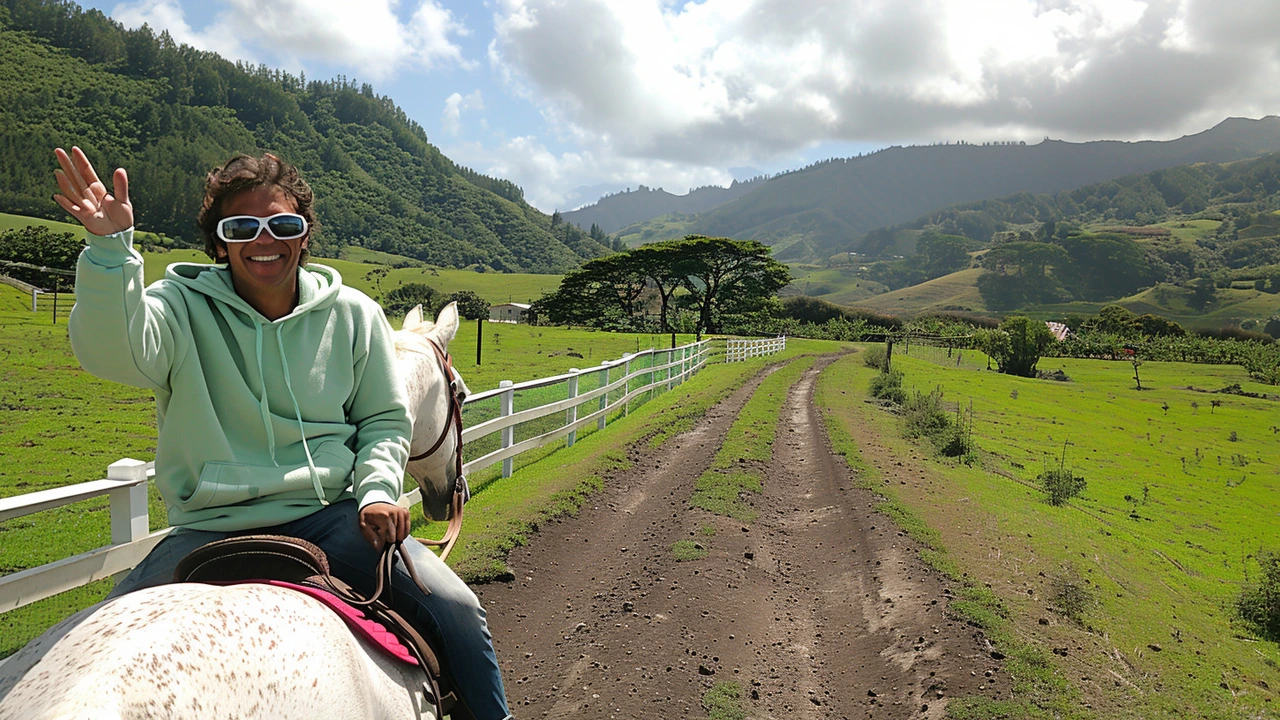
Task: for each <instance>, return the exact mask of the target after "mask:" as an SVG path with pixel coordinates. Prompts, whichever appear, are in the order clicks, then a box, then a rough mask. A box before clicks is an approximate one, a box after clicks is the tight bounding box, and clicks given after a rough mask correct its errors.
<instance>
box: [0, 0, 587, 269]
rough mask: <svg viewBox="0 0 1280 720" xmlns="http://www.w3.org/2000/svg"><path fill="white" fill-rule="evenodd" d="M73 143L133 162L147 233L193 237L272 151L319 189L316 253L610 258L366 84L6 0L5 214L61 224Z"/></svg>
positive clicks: (445, 260)
mask: <svg viewBox="0 0 1280 720" xmlns="http://www.w3.org/2000/svg"><path fill="white" fill-rule="evenodd" d="M71 144H77V145H80V146H81V147H83V148H84V149H85V151H86V152H87V153H88V154H89V156H90V158H91V159H92V160H94V162H95V164H97V165H98V167H99V168H100V169H101V168H108V167H115V166H123V167H126V168H128V170H129V172H130V180H131V183H130V194H131V196H132V197H133V199H134V201H135V206H136V210H137V217H138V226H139V228H142V229H146V230H151V231H154V232H159V233H164V234H165V235H168V236H170V237H173V238H178V239H181V240H183V241H187V242H194V240H195V239H196V229H195V220H194V218H195V214H196V211H197V210H198V209H199V203H200V200H201V197H202V187H203V182H204V176H205V174H206V173H207V172H208V170H209V169H210V168H212V167H214V166H216V165H218V164H220V163H222V162H224V161H225V160H226V159H227V158H228V157H230V156H231V155H232V154H234V153H237V152H244V153H260V152H263V151H271V152H275V153H277V154H279V155H281V156H282V157H284V158H286V159H288V160H290V161H291V162H293V163H295V164H297V165H298V166H299V167H301V169H302V171H303V173H304V175H305V177H307V179H308V180H309V182H310V183H311V184H312V186H313V187H314V188H315V191H316V197H317V202H316V209H317V216H318V219H319V221H320V226H321V227H320V228H319V229H318V231H317V233H316V235H315V237H314V241H315V243H316V245H317V246H318V247H317V249H318V251H319V253H318V254H327V253H332V252H334V251H335V250H336V249H337V248H339V247H341V246H343V245H361V246H364V247H369V248H373V249H376V250H382V251H385V252H392V253H397V254H400V255H407V256H410V257H415V258H418V259H421V260H425V261H428V262H432V263H436V264H439V265H444V266H455V267H464V266H468V265H473V264H480V265H484V266H487V267H489V268H493V269H496V270H510V271H524V272H562V271H564V270H567V269H570V268H573V267H576V266H577V265H578V264H579V263H580V262H581V261H582V260H583V259H587V258H592V257H596V256H600V255H604V254H607V253H608V252H609V248H607V247H605V246H604V245H603V244H602V243H601V242H600V241H598V240H597V239H594V238H592V237H590V236H589V235H588V234H587V233H585V232H583V231H581V230H579V229H578V228H576V227H574V226H573V225H571V224H569V223H561V222H555V221H553V218H551V217H549V216H547V215H544V214H543V213H541V212H539V211H538V210H536V209H535V208H533V207H531V206H530V205H529V204H527V203H526V202H524V199H523V194H522V191H521V190H520V188H519V187H517V186H515V185H514V184H512V183H511V182H509V181H506V180H501V179H497V178H491V177H486V176H484V175H481V174H479V173H476V172H474V171H472V170H469V169H467V168H464V167H460V166H458V165H457V164H455V163H454V162H452V161H451V160H450V159H449V158H447V157H445V156H444V155H442V154H441V153H440V151H439V150H438V149H437V148H436V147H435V146H433V145H432V144H431V143H430V142H428V139H427V136H426V133H425V132H424V131H423V129H422V127H421V126H419V125H417V124H416V123H415V122H413V121H412V120H410V119H409V118H408V117H407V116H406V115H405V113H404V112H403V111H402V110H401V109H400V108H399V107H397V106H396V105H395V103H394V102H393V101H392V100H391V99H390V98H388V97H385V96H378V95H376V94H375V93H374V91H373V88H372V87H370V86H369V85H367V84H363V85H359V86H357V85H356V83H354V82H349V81H348V80H346V79H345V78H338V79H336V80H332V81H314V80H311V81H308V80H307V79H306V78H304V77H294V76H292V75H289V74H287V73H283V72H280V71H278V70H273V69H270V68H267V67H265V66H260V67H249V66H246V65H242V64H235V63H231V62H229V61H227V60H224V59H223V58H221V57H220V56H218V55H216V54H213V53H209V52H203V51H199V50H195V49H193V48H191V47H188V46H185V45H182V46H179V45H176V44H175V43H174V42H173V40H172V39H171V38H170V37H169V35H168V34H167V33H162V34H161V35H159V36H156V35H154V34H153V33H152V32H151V31H150V30H149V29H148V28H146V27H143V28H141V29H138V30H125V29H124V28H123V27H122V26H121V25H119V24H118V23H116V22H114V21H112V20H111V19H110V18H108V17H106V16H104V15H103V14H102V13H100V12H98V11H97V10H89V11H82V10H81V9H80V8H79V7H78V6H77V5H75V4H74V3H71V2H66V1H65V0H0V212H12V213H19V214H24V215H34V216H40V217H49V218H59V219H61V218H62V211H61V210H60V209H58V208H57V207H56V206H55V205H54V204H53V202H52V201H51V200H50V199H49V196H50V195H51V194H52V192H53V191H54V189H55V188H54V185H53V168H54V166H55V163H54V161H53V154H52V148H53V147H55V146H59V145H62V146H70V145H71ZM555 220H558V218H556V219H555Z"/></svg>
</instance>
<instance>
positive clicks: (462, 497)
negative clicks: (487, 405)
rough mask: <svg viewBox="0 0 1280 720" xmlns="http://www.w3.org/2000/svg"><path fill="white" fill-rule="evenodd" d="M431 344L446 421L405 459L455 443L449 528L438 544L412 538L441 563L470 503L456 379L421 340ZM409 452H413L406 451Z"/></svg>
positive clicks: (439, 352)
mask: <svg viewBox="0 0 1280 720" xmlns="http://www.w3.org/2000/svg"><path fill="white" fill-rule="evenodd" d="M424 339H425V340H426V341H427V342H429V343H431V349H432V350H434V351H435V356H436V360H437V361H438V362H439V363H440V369H441V370H442V371H443V372H444V376H445V377H446V378H448V380H449V420H448V421H447V422H445V425H444V427H443V428H441V429H440V436H439V437H437V438H436V441H435V442H434V443H432V444H431V447H430V448H428V449H427V451H426V452H421V453H418V454H416V455H410V456H409V462H415V461H418V460H425V459H426V458H429V457H431V456H432V455H434V454H435V453H436V452H437V451H438V450H439V449H440V447H441V446H442V445H444V441H445V438H447V437H449V433H450V432H452V433H453V434H454V437H455V438H456V440H457V442H456V444H455V445H454V449H453V461H454V469H455V471H456V474H455V478H456V479H455V480H454V486H453V500H452V501H451V508H450V509H451V510H452V512H451V513H450V515H449V526H448V527H447V528H446V529H445V533H444V536H443V537H441V538H440V539H439V540H431V539H427V538H415V539H416V540H417V541H418V542H420V543H422V544H423V545H426V546H428V547H441V548H443V549H442V550H441V551H440V559H441V560H444V559H445V558H447V557H449V551H450V550H453V546H454V544H456V543H457V541H458V535H459V534H460V533H461V532H462V507H463V505H465V504H466V502H467V500H469V499H470V497H471V493H470V490H469V488H468V487H467V479H466V477H464V476H463V474H462V399H463V396H462V393H461V392H460V391H459V390H458V383H457V380H456V378H457V377H458V375H457V372H456V371H455V370H454V369H453V357H452V356H451V355H449V353H447V352H445V350H444V348H442V347H440V345H439V344H438V343H436V341H435V340H432V339H431V338H424ZM409 452H410V453H412V452H413V448H410V449H409Z"/></svg>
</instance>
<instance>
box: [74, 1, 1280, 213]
mask: <svg viewBox="0 0 1280 720" xmlns="http://www.w3.org/2000/svg"><path fill="white" fill-rule="evenodd" d="M83 4H85V5H86V6H88V7H97V8H99V9H101V10H102V11H103V12H105V13H107V14H108V15H111V16H112V17H114V18H115V19H117V20H119V21H120V22H122V23H124V24H125V25H126V26H129V27H137V26H139V25H141V24H142V23H144V22H145V23H148V24H150V25H151V27H152V28H153V29H155V30H156V31H157V32H158V31H159V30H161V29H166V30H168V31H169V32H170V34H171V35H172V36H173V37H174V39H175V40H177V41H179V42H185V43H188V44H191V45H194V46H197V47H200V48H203V49H207V50H213V51H216V52H218V53H221V54H222V55H224V56H225V57H228V58H232V59H242V60H248V61H251V62H254V63H258V62H262V63H267V64H269V65H273V66H277V67H282V68H285V69H288V70H290V71H293V72H295V73H296V72H299V71H301V72H305V73H306V75H307V77H308V78H329V77H333V76H336V75H345V76H347V77H349V78H356V79H358V80H360V81H367V82H369V83H371V84H373V86H374V89H375V91H377V92H378V93H379V94H384V95H389V96H391V97H392V98H394V100H395V101H396V102H397V103H398V104H399V105H400V106H401V107H403V108H404V109H405V111H406V112H407V113H408V114H409V115H410V116H411V117H413V118H414V119H415V120H417V121H418V122H419V123H420V124H421V125H422V126H423V127H425V128H426V131H427V134H428V135H429V136H430V139H431V141H432V142H433V143H435V144H436V145H437V146H438V147H440V149H441V150H442V151H443V152H444V153H445V154H446V155H448V156H449V157H451V158H453V159H454V160H455V161H457V162H459V163H462V164H464V165H467V166H470V167H473V168H475V169H477V170H479V171H481V172H484V173H487V174H490V175H495V176H499V177H504V178H507V179H510V180H512V181H514V182H516V183H518V184H519V185H521V186H522V187H523V188H524V190H525V195H526V197H527V198H528V200H529V201H530V202H531V203H533V204H534V205H536V206H537V207H539V208H541V209H543V210H545V211H548V212H549V211H551V210H552V209H556V208H559V209H572V208H574V207H576V206H578V205H581V204H583V203H586V202H590V201H593V200H595V199H596V198H597V197H598V196H599V195H600V194H601V193H602V192H604V191H613V190H616V189H620V188H622V187H628V186H629V187H635V186H636V185H639V184H644V185H648V186H650V187H663V188H665V189H667V190H669V191H671V192H675V193H678V194H679V193H683V192H685V191H687V190H688V189H689V188H690V187H696V186H700V185H709V184H726V183H728V182H729V181H730V180H732V179H733V177H734V176H735V175H736V176H744V175H747V174H752V173H753V172H768V173H773V172H779V171H782V170H787V169H792V168H795V167H799V166H803V165H806V164H808V163H810V162H813V161H815V160H820V159H824V158H828V157H833V156H849V155H854V154H857V153H859V152H866V151H869V150H874V149H877V148H881V147H885V146H887V145H894V144H911V143H931V142H946V141H955V140H960V139H963V140H967V141H970V142H982V141H986V140H1026V141H1028V142H1035V141H1038V140H1040V139H1041V138H1043V137H1045V136H1049V137H1053V138H1059V139H1065V140H1076V141H1083V140H1092V139H1119V140H1133V139H1171V138H1175V137H1178V136H1180V135H1184V134H1189V133H1194V132H1199V131H1201V130H1204V129H1207V128H1209V127H1211V126H1213V125H1214V124H1216V123H1218V122H1220V121H1222V120H1223V119H1224V118H1226V117H1228V116H1245V117H1255V118H1256V117H1261V116H1263V115H1267V114H1277V113H1280V41H1277V37H1280V2H1277V1H1276V0H1145V1H1144V0H844V1H840V2H837V1H834V0H703V1H702V2H680V1H679V0H484V1H483V2H480V1H479V0H472V1H470V2H468V1H465V0H360V2H353V1H350V0H125V1H124V2H114V1H112V0H106V1H105V2H104V1H102V0H90V1H89V2H87V3H83Z"/></svg>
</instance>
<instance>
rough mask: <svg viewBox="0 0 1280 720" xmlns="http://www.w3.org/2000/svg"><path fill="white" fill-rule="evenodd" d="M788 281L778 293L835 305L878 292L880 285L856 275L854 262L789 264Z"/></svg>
mask: <svg viewBox="0 0 1280 720" xmlns="http://www.w3.org/2000/svg"><path fill="white" fill-rule="evenodd" d="M788 267H789V268H790V270H791V284H790V285H788V286H787V287H785V288H783V289H782V291H781V292H779V293H778V294H779V295H780V296H782V297H790V296H793V295H804V296H806V297H812V298H818V299H819V300H826V301H827V302H830V303H835V304H837V305H853V304H854V303H856V302H858V301H859V300H864V299H866V298H869V297H872V296H874V295H879V294H880V293H883V292H884V291H885V287H884V285H881V284H880V283H878V282H874V281H871V280H867V279H866V278H862V277H859V275H858V273H859V270H858V268H857V267H856V266H852V265H846V266H842V267H820V266H816V265H789V266H788Z"/></svg>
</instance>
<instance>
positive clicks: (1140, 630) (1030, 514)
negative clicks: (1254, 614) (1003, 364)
mask: <svg viewBox="0 0 1280 720" xmlns="http://www.w3.org/2000/svg"><path fill="white" fill-rule="evenodd" d="M914 350H916V348H913V351H914ZM913 355H914V352H913ZM894 360H895V364H896V365H897V368H898V369H901V370H903V371H904V373H905V384H906V385H909V386H915V387H917V388H934V387H937V386H941V387H942V388H943V391H944V393H945V398H946V400H948V401H951V402H956V401H958V402H960V403H961V404H963V405H964V406H965V407H966V408H967V407H969V404H970V403H971V402H972V407H973V410H974V423H973V435H974V439H975V442H976V444H977V446H978V447H979V448H980V454H981V462H980V464H978V465H973V466H968V465H964V464H956V463H954V461H941V460H940V461H931V462H927V463H926V464H927V468H928V469H927V472H926V474H925V475H923V476H917V475H914V474H902V471H901V469H900V468H898V467H897V465H902V464H903V463H902V462H898V463H897V465H895V464H894V461H895V459H898V458H901V459H903V460H906V459H907V458H908V456H910V457H918V456H919V454H920V452H919V449H918V448H917V447H916V446H913V445H911V444H910V443H908V442H907V441H905V440H901V439H900V438H899V437H898V433H899V430H898V425H899V420H898V418H897V417H896V416H894V415H892V414H889V413H886V412H884V411H882V410H880V409H878V408H877V407H875V406H874V405H869V404H867V403H864V402H863V400H864V399H865V398H866V395H865V391H864V389H865V388H866V387H867V383H868V382H869V380H870V376H871V373H873V372H874V371H873V370H870V369H867V368H863V367H861V364H860V363H859V362H858V361H857V360H856V359H851V360H846V361H843V362H841V363H837V364H836V365H833V366H832V368H831V370H830V371H829V372H828V373H827V374H826V375H824V378H823V380H822V385H823V389H822V392H821V395H820V397H821V399H822V402H823V404H825V405H826V406H827V407H828V408H829V423H830V424H831V425H833V426H835V427H836V429H837V435H838V436H839V435H843V436H844V437H845V438H849V437H858V436H865V432H863V431H861V429H860V426H863V425H869V426H870V427H874V428H876V430H877V431H878V437H879V442H880V443H881V446H880V447H878V448H877V453H878V454H877V455H876V456H871V455H868V454H867V453H868V451H869V448H865V447H864V448H862V456H861V463H862V464H861V466H860V469H861V472H860V475H861V476H862V477H866V478H870V479H871V482H872V483H873V486H874V487H875V488H876V489H878V490H880V491H881V492H883V493H885V494H886V495H888V497H889V499H890V500H891V501H895V502H897V503H899V504H900V505H901V506H905V507H908V508H909V509H910V511H911V512H912V513H914V514H915V515H916V516H918V517H919V518H921V519H922V521H923V522H924V525H925V526H927V528H929V530H928V533H929V538H930V541H931V542H932V543H933V544H934V545H935V549H941V550H942V551H943V552H944V555H945V559H944V562H947V563H954V565H953V566H954V567H956V568H957V573H958V572H963V573H965V575H964V579H965V580H966V581H967V582H969V583H972V584H974V585H976V586H978V587H980V588H981V587H989V588H990V590H991V591H993V592H994V593H996V595H997V596H998V597H999V599H1000V602H1001V604H1002V605H1003V607H1004V608H1005V609H1006V611H1007V617H1008V618H1009V622H1011V623H1012V625H1013V628H1012V633H1011V634H1012V636H1014V637H1016V638H1017V639H1018V641H1019V642H1022V643H1030V644H1031V645H1032V646H1033V647H1034V648H1037V651H1038V653H1039V657H1040V660H1039V662H1043V663H1047V664H1049V665H1050V666H1051V667H1053V668H1054V669H1056V671H1057V672H1058V673H1059V674H1060V676H1061V677H1063V678H1064V679H1066V681H1068V682H1070V683H1071V684H1072V685H1073V686H1074V687H1075V688H1076V689H1077V690H1078V692H1079V694H1080V700H1079V702H1078V703H1077V704H1076V705H1075V707H1074V709H1075V710H1077V711H1080V710H1083V709H1085V708H1088V709H1090V711H1091V712H1087V713H1086V712H1082V715H1084V716H1086V717H1089V716H1091V717H1098V718H1108V719H1111V718H1124V719H1131V718H1132V719H1138V718H1141V719H1143V720H1157V719H1161V720H1162V719H1165V718H1168V719H1170V720H1172V719H1174V718H1183V717H1197V718H1215V719H1221V720H1227V719H1228V718H1231V719H1235V718H1263V717H1273V716H1274V708H1273V706H1274V704H1275V703H1276V702H1280V697H1278V696H1277V695H1276V692H1277V689H1278V688H1280V670H1278V668H1280V649H1278V648H1277V645H1276V644H1275V643H1272V642H1258V641H1256V638H1253V637H1251V636H1249V635H1248V634H1247V633H1246V632H1244V629H1243V628H1242V627H1240V626H1238V625H1236V624H1235V623H1234V622H1233V620H1232V613H1231V611H1230V608H1231V605H1232V603H1233V601H1234V599H1235V597H1236V596H1237V595H1238V593H1239V591H1240V588H1241V587H1242V584H1243V583H1245V582H1246V581H1248V580H1251V579H1252V580H1256V579H1257V577H1258V575H1257V572H1258V567H1257V563H1256V559H1255V557H1256V556H1255V554H1256V553H1257V551H1258V550H1259V549H1260V548H1263V549H1268V548H1269V549H1276V548H1278V547H1280V526H1278V525H1277V524H1276V523H1275V522H1274V519H1275V518H1274V503H1272V502H1271V501H1270V498H1271V497H1273V496H1274V495H1275V493H1276V492H1277V491H1278V490H1280V474H1277V467H1280V450H1277V445H1276V441H1275V434H1274V433H1273V432H1272V430H1273V428H1271V427H1270V426H1271V425H1274V424H1275V422H1274V419H1275V417H1276V416H1277V407H1278V405H1277V400H1276V399H1275V396H1274V394H1273V393H1272V391H1273V388H1270V387H1267V386H1261V385H1258V384H1256V383H1252V382H1250V380H1249V378H1248V376H1247V375H1246V374H1245V373H1244V371H1243V370H1241V369H1240V368H1237V367H1232V366H1204V365H1188V364H1182V363H1155V362H1149V363H1146V364H1145V365H1144V366H1143V368H1142V374H1143V388H1144V391H1143V392H1141V393H1138V392H1136V391H1135V390H1134V385H1133V381H1132V374H1133V372H1132V367H1130V366H1129V365H1128V363H1124V362H1105V361H1096V360H1054V361H1053V362H1052V363H1051V364H1047V363H1044V362H1042V363H1041V367H1042V368H1045V369H1050V370H1052V369H1056V368H1058V367H1059V366H1061V368H1062V369H1063V370H1065V372H1066V374H1067V375H1068V376H1070V378H1071V382H1052V381H1044V380H1031V379H1024V378H1016V377H1010V376H1005V375H998V374H995V373H989V372H983V371H981V370H966V369H957V368H954V367H950V366H949V365H950V363H949V361H945V362H947V365H941V364H935V363H934V362H927V361H924V360H922V359H919V358H917V357H913V356H908V355H902V356H901V357H900V356H899V354H898V353H895V355H894ZM943 361H944V360H943V359H942V354H940V355H939V362H943ZM976 367H978V368H981V367H982V363H977V365H976ZM1232 383H1240V385H1241V387H1243V388H1245V389H1247V390H1249V391H1253V392H1259V393H1268V394H1270V395H1271V399H1266V400H1263V399H1253V398H1246V397H1234V396H1232V397H1224V399H1223V401H1222V406H1221V407H1218V408H1216V409H1215V408H1210V407H1209V401H1208V399H1207V398H1208V397H1215V398H1217V397H1221V396H1206V395H1205V394H1203V393H1197V392H1193V391H1191V390H1188V389H1186V388H1187V386H1188V385H1194V386H1197V387H1202V388H1218V387H1222V386H1224V385H1228V384H1232ZM1148 387H1150V389H1149V390H1148V389H1147V388H1148ZM1166 408H1167V409H1166ZM840 442H841V441H840V440H837V446H838V447H839V446H840ZM844 442H849V441H848V440H845V441H844ZM1064 442H1065V443H1069V444H1068V445H1066V453H1067V454H1066V466H1067V467H1069V468H1074V470H1075V472H1076V474H1078V475H1082V476H1083V477H1084V478H1085V480H1086V483H1087V487H1086V489H1085V490H1084V492H1083V494H1082V496H1080V497H1078V498H1076V499H1075V500H1072V501H1071V502H1070V504H1069V505H1067V506H1064V507H1053V506H1051V505H1049V504H1048V503H1047V502H1046V501H1045V499H1044V493H1043V492H1042V491H1041V490H1040V489H1038V486H1037V482H1036V478H1037V475H1038V474H1039V473H1040V472H1041V471H1042V469H1043V468H1044V467H1045V466H1046V465H1054V466H1056V465H1057V463H1058V461H1059V458H1061V456H1062V453H1063V451H1064ZM846 447H850V450H851V457H853V458H855V459H856V458H857V457H858V456H857V453H858V448H857V447H856V445H853V444H850V445H846ZM885 447H887V449H888V450H891V452H886V451H885ZM876 466H879V467H880V468H883V469H882V470H877V469H876ZM1064 588H1069V589H1070V592H1071V594H1070V595H1064V593H1065V592H1066V591H1065V590H1064ZM1070 598H1074V600H1073V601H1071V602H1070V604H1069V605H1070V606H1069V608H1068V609H1064V603H1066V602H1067V599H1070ZM1051 648H1052V649H1054V651H1053V652H1052V653H1051V652H1049V649H1051ZM1023 659H1025V658H1023ZM991 716H995V715H991ZM1000 716H1001V717H1015V716H1017V717H1022V716H1023V715H1018V714H1014V715H1000ZM982 717H988V716H987V715H983V716H982Z"/></svg>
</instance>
